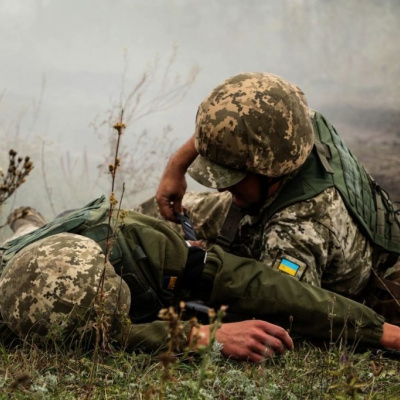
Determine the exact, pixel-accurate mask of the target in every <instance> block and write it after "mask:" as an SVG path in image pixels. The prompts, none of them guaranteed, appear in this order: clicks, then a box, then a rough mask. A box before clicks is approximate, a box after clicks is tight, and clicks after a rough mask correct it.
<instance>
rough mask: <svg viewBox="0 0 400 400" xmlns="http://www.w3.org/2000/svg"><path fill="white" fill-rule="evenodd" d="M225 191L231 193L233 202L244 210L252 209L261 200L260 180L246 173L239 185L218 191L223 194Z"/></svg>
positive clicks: (257, 176) (256, 176) (255, 175)
mask: <svg viewBox="0 0 400 400" xmlns="http://www.w3.org/2000/svg"><path fill="white" fill-rule="evenodd" d="M225 190H227V191H228V192H231V193H232V197H233V202H234V203H235V204H236V205H237V206H238V207H240V208H242V209H245V210H246V209H252V208H254V207H255V206H257V205H259V204H260V203H261V201H262V200H263V198H262V197H263V196H262V194H263V192H262V186H261V179H260V176H259V175H257V174H252V173H248V174H247V175H246V176H245V178H243V179H242V180H241V181H240V182H239V183H236V185H233V186H230V187H228V188H226V189H221V190H219V191H220V192H224V191H225Z"/></svg>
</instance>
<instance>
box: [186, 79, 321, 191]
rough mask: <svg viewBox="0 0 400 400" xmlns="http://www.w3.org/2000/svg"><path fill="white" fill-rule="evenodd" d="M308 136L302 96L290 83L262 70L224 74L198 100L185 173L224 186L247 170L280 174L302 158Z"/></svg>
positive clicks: (307, 151) (311, 140)
mask: <svg viewBox="0 0 400 400" xmlns="http://www.w3.org/2000/svg"><path fill="white" fill-rule="evenodd" d="M313 143H314V134H313V128H312V123H311V119H310V116H309V110H308V106H307V101H306V98H305V96H304V94H303V92H302V91H301V90H300V89H299V88H298V87H297V86H296V85H294V84H292V83H290V82H288V81H286V80H284V79H282V78H280V77H279V76H276V75H273V74H268V73H243V74H239V75H236V76H233V77H231V78H228V79H227V80H225V81H224V82H222V83H221V84H220V85H219V86H217V87H216V88H215V89H214V90H213V91H212V92H211V93H210V94H209V95H208V96H207V97H206V98H205V100H204V101H203V102H202V103H201V104H200V106H199V109H198V112H197V117H196V131H195V145H196V149H197V151H198V153H199V156H198V157H197V158H196V159H195V161H194V162H193V163H192V165H191V166H190V167H189V169H188V173H189V175H190V176H191V177H192V178H193V179H195V180H196V181H198V182H199V183H201V184H202V185H204V186H207V187H211V188H217V189H224V188H227V187H229V186H232V185H234V184H236V183H238V182H239V181H241V180H242V179H243V178H244V177H245V176H246V173H247V172H253V173H256V174H260V175H264V176H268V177H272V178H274V177H280V176H283V175H286V174H288V173H290V172H292V171H294V170H296V169H298V168H299V167H300V166H301V165H302V164H303V163H304V162H305V160H306V159H307V157H308V155H309V154H310V152H311V149H312V147H313Z"/></svg>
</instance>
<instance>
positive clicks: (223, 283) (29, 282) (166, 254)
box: [0, 199, 400, 362]
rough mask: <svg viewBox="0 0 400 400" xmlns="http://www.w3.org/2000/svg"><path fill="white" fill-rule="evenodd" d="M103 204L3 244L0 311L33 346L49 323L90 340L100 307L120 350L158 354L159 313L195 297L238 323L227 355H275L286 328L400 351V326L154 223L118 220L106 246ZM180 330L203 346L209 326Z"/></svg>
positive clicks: (163, 328) (226, 334)
mask: <svg viewBox="0 0 400 400" xmlns="http://www.w3.org/2000/svg"><path fill="white" fill-rule="evenodd" d="M103 200H104V199H99V200H96V201H95V202H92V203H90V204H89V205H87V206H86V207H84V208H82V209H79V210H76V211H74V212H72V213H70V214H68V215H66V216H62V217H59V218H56V219H55V220H54V221H52V222H50V223H49V224H47V225H44V226H42V227H41V228H39V229H37V230H36V231H34V232H32V233H30V234H28V235H25V236H22V237H20V238H19V239H16V240H14V241H13V242H9V243H8V244H7V245H6V246H4V250H5V252H4V257H3V264H2V273H1V277H0V312H1V316H2V318H3V320H4V323H5V324H6V325H7V326H8V327H9V328H10V329H11V330H12V331H13V332H14V333H15V334H16V335H19V336H22V337H25V336H27V335H28V336H30V337H32V338H34V339H37V340H38V339H40V338H42V337H44V336H46V335H48V333H49V330H50V331H51V330H52V327H54V326H55V327H56V328H57V330H58V331H62V332H63V334H64V337H70V336H71V335H73V334H79V335H82V334H84V333H86V335H87V334H90V333H91V332H92V331H93V329H96V325H95V324H94V322H96V324H97V327H98V324H99V323H98V321H97V320H96V316H98V315H99V314H98V313H99V306H98V304H99V303H100V304H104V306H103V307H104V311H105V312H106V313H107V316H108V318H107V325H108V326H109V327H110V330H109V332H110V335H111V337H112V338H113V339H114V340H115V341H116V342H117V343H118V344H120V345H121V346H125V347H126V348H128V349H129V350H133V349H142V350H150V351H157V350H160V349H163V348H165V346H166V343H167V340H168V335H169V330H168V324H167V323H166V322H163V321H159V320H157V313H158V312H159V310H160V309H161V308H162V307H167V306H170V305H175V304H176V303H177V302H180V301H181V300H185V301H186V300H190V299H201V300H203V301H204V302H205V303H206V304H207V305H209V306H211V307H215V308H218V307H220V306H221V305H224V304H226V305H228V307H229V311H230V312H232V313H234V314H235V315H237V316H238V318H239V317H241V318H242V320H241V321H239V322H232V323H224V324H223V325H222V327H221V328H220V329H218V331H217V333H216V339H217V340H218V342H220V343H221V344H222V350H221V351H222V353H223V354H224V355H225V356H226V357H231V358H235V359H239V360H250V361H255V362H258V361H262V360H264V359H265V357H270V356H272V355H274V354H276V353H277V354H281V353H283V352H284V351H285V350H286V349H291V348H292V347H293V342H292V339H291V338H290V336H289V334H288V331H287V330H286V329H288V328H291V329H292V330H293V331H295V332H297V333H298V334H300V335H302V336H304V337H307V338H311V339H313V338H318V339H326V340H331V338H332V337H333V338H334V339H338V338H340V337H341V335H342V333H343V331H344V330H345V331H346V338H347V340H348V341H351V342H360V343H363V344H364V345H367V346H383V347H388V348H393V349H400V328H399V327H397V326H394V325H390V324H388V323H385V322H384V318H383V317H382V316H380V315H378V314H376V313H375V312H374V311H372V310H371V309H369V308H367V307H365V306H363V305H361V304H359V303H357V302H354V301H352V300H350V299H347V298H345V297H342V296H340V295H336V294H334V293H332V292H329V291H326V290H323V289H321V288H317V287H313V286H311V285H308V284H306V283H302V282H299V281H298V280H296V279H292V278H291V277H290V276H287V275H285V274H281V273H279V272H278V271H274V270H272V269H269V268H265V266H264V264H263V263H261V262H258V261H256V260H252V259H246V258H241V257H237V256H234V255H232V254H229V253H226V252H224V251H223V250H222V249H221V248H220V247H219V246H213V247H211V248H210V249H209V250H208V251H207V252H206V251H204V250H203V249H200V248H197V247H193V246H190V245H189V244H188V243H187V242H186V241H185V240H184V239H182V238H181V237H180V236H179V235H178V234H177V233H176V232H175V230H173V229H171V228H169V227H168V226H167V224H166V223H164V222H162V221H160V220H157V219H154V218H152V217H148V216H145V215H143V214H140V213H136V212H133V211H126V212H124V213H123V216H122V218H121V217H120V216H118V217H116V216H115V217H114V221H113V224H112V226H115V224H117V225H118V228H116V229H117V232H116V233H114V234H112V238H113V240H112V243H111V244H110V243H109V241H108V239H106V240H105V237H104V233H106V235H107V236H108V235H109V233H110V232H111V233H112V231H113V229H112V228H111V227H110V226H109V225H108V224H107V222H106V221H107V220H108V217H107V214H108V213H107V210H108V206H107V205H105V204H104V201H103ZM109 229H111V231H109ZM63 230H64V232H62V231H63ZM68 230H70V231H73V232H75V233H70V232H65V231H68ZM60 232H61V233H60ZM107 243H108V245H109V246H111V248H110V251H108V250H107V246H108V245H107ZM104 252H106V253H107V254H109V256H108V257H107V260H106V259H105V257H104ZM102 277H104V280H102ZM100 288H103V289H100ZM99 291H100V293H102V297H101V301H100V302H99V301H97V302H96V301H95V299H99V297H98V295H99ZM252 318H254V319H252ZM266 320H269V321H273V322H274V323H277V324H279V325H280V326H277V325H274V324H272V323H270V322H266ZM284 328H286V329H284ZM183 332H184V335H182V336H181V337H180V345H181V347H184V346H186V345H189V346H193V348H194V347H195V346H198V345H201V344H207V343H208V341H209V334H210V327H209V326H208V325H204V326H201V327H194V328H193V327H192V326H191V324H190V323H186V324H185V325H184V328H183Z"/></svg>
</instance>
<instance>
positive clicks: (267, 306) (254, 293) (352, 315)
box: [203, 246, 384, 346]
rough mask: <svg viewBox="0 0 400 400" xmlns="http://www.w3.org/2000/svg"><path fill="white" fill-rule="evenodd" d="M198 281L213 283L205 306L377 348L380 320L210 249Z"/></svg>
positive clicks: (306, 333) (367, 310)
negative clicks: (221, 308)
mask: <svg viewBox="0 0 400 400" xmlns="http://www.w3.org/2000/svg"><path fill="white" fill-rule="evenodd" d="M203 278H204V279H206V280H208V281H209V282H210V285H211V284H212V282H213V287H212V292H211V297H210V300H209V303H210V306H212V307H219V306H220V305H222V304H224V305H228V312H231V313H234V314H240V315H244V316H246V318H248V319H250V318H259V319H264V320H266V321H269V322H274V323H277V324H278V325H281V326H282V327H284V328H287V329H289V328H290V329H291V330H292V331H293V332H295V333H297V334H300V335H301V336H304V337H308V338H315V339H326V340H330V339H333V340H336V339H338V338H340V337H342V338H347V340H348V341H349V342H351V343H353V342H354V341H359V340H360V341H361V342H362V343H363V344H365V345H373V346H378V345H379V342H380V339H381V336H382V332H383V327H382V325H383V322H384V318H383V317H382V316H380V315H378V314H376V313H375V312H374V311H372V310H371V309H370V308H368V307H365V306H363V305H362V304H360V303H357V302H355V301H352V300H350V299H347V298H345V297H343V296H340V295H338V294H335V293H333V292H329V291H327V290H324V289H321V288H318V287H314V286H311V285H308V284H306V283H303V282H300V281H298V280H297V279H295V278H293V277H291V276H289V275H285V274H282V273H280V272H278V271H276V270H273V269H271V268H268V267H266V266H265V264H263V263H261V262H258V261H255V260H250V259H247V258H241V257H237V256H234V255H231V254H228V253H225V252H224V251H222V249H221V248H220V247H218V246H214V247H212V248H211V249H210V250H209V251H208V254H207V261H206V265H205V269H204V271H203Z"/></svg>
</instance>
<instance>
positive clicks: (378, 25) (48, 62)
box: [0, 0, 400, 213]
mask: <svg viewBox="0 0 400 400" xmlns="http://www.w3.org/2000/svg"><path fill="white" fill-rule="evenodd" d="M399 20H400V3H399V2H398V1H397V0H380V1H378V0H351V1H349V0H336V1H330V0H281V1H274V0H248V1H242V0H219V1H213V2H212V1H207V2H199V1H194V0H120V1H118V2H114V1H111V0H86V1H78V0H69V1H60V0H59V1H50V0H36V1H30V2H27V1H25V0H3V1H2V2H1V3H0V52H1V54H2V66H1V72H2V73H1V74H0V94H1V93H2V96H1V97H0V110H1V112H2V118H1V122H0V135H1V137H2V138H3V139H4V140H2V143H3V146H5V145H7V146H8V145H10V146H17V145H18V146H20V148H22V149H21V151H25V149H26V150H27V151H29V150H31V149H36V150H35V151H34V155H35V156H36V157H38V159H37V160H36V165H37V169H36V174H37V176H36V177H35V179H36V180H37V181H36V180H35V182H41V183H40V184H39V183H35V185H36V186H40V185H43V176H42V175H43V171H40V168H39V166H40V164H41V160H40V157H41V151H42V149H43V146H42V143H44V144H45V149H47V156H46V160H45V161H46V165H47V166H48V167H49V168H50V169H51V170H52V174H53V175H56V176H57V178H56V179H55V180H52V181H50V182H48V185H49V186H50V189H51V190H52V193H53V195H55V194H56V193H58V192H60V189H59V187H58V185H60V184H61V183H63V179H62V172H61V171H58V170H59V169H60V168H61V167H60V162H59V160H60V158H61V157H62V156H64V158H65V153H66V152H68V154H69V156H70V157H71V159H75V158H76V159H79V157H82V158H83V157H84V156H83V154H85V157H86V160H88V163H89V165H90V166H91V168H93V170H94V172H93V171H92V172H91V173H90V174H89V175H90V176H92V177H94V176H96V177H97V175H98V171H97V170H96V166H97V165H98V163H99V162H100V161H101V160H102V159H103V157H104V156H105V155H106V154H108V153H109V151H108V149H105V148H104V146H105V142H104V141H101V140H99V137H98V136H96V135H95V134H94V132H93V129H92V127H91V124H92V123H93V121H99V120H102V119H104V118H103V116H104V115H105V114H106V113H107V111H108V110H109V109H110V108H112V106H113V105H115V104H116V103H117V102H118V101H119V99H120V97H121V93H122V92H123V91H124V90H125V91H127V90H129V89H130V88H132V87H134V86H135V84H136V83H137V81H138V79H140V77H141V76H142V74H143V72H146V71H158V73H155V74H153V81H152V85H151V86H150V87H149V88H148V91H147V92H146V93H147V95H148V96H149V98H151V97H152V96H153V95H154V93H156V92H157V90H158V89H157V88H158V87H159V86H160V85H161V84H162V82H163V72H162V71H165V68H168V60H169V58H170V55H171V52H172V48H173V46H174V44H175V45H176V46H177V47H178V53H177V57H176V59H175V61H174V63H173V65H171V69H170V70H171V71H172V74H171V75H170V79H171V80H172V79H175V78H176V77H180V78H181V79H182V78H183V79H184V77H185V76H186V75H187V74H188V73H189V71H190V70H191V68H192V67H193V66H197V67H198V68H199V69H200V73H199V75H198V76H197V78H196V81H195V83H194V86H193V87H192V88H191V90H190V92H189V93H188V95H187V96H186V97H185V99H184V100H183V101H181V102H180V103H179V104H177V105H176V106H175V107H173V108H170V109H168V110H166V111H160V112H158V113H155V114H152V116H151V118H148V119H145V118H143V119H142V120H141V121H139V122H133V123H134V125H133V126H131V128H132V131H133V133H132V134H129V135H126V136H125V137H124V138H123V145H124V146H126V148H128V149H134V148H135V142H136V141H137V138H138V135H140V133H141V132H143V130H144V129H146V130H147V132H148V135H154V137H160V136H161V135H162V134H163V132H164V131H165V127H166V126H168V125H169V126H171V127H172V129H171V131H170V132H169V135H170V138H171V142H174V143H175V142H176V143H177V145H178V144H179V143H181V142H183V141H184V140H185V139H186V138H187V137H188V136H189V135H190V134H191V133H192V132H193V128H194V119H195V114H196V108H197V105H198V104H199V103H200V102H201V101H202V99H203V98H204V97H205V96H206V95H207V94H208V93H209V91H211V89H212V88H213V87H214V86H216V85H217V84H218V83H220V82H221V81H222V80H224V79H225V78H227V77H228V76H231V75H235V74H237V73H239V72H243V71H267V72H272V73H275V74H277V75H280V76H283V77H285V78H287V79H289V80H291V81H292V82H294V83H296V84H297V85H298V86H300V87H301V88H302V89H303V90H304V92H305V93H306V96H307V98H308V101H309V104H310V106H311V107H313V108H315V109H318V110H319V111H321V112H322V113H324V114H325V115H326V116H327V117H328V118H329V119H330V120H331V122H332V123H333V124H334V125H335V126H336V128H338V130H339V132H340V133H341V134H342V136H343V137H344V138H345V140H346V141H348V142H353V143H359V142H360V141H361V142H362V141H368V142H370V141H377V140H383V139H382V138H387V136H388V135H389V136H390V135H392V136H393V137H395V136H396V135H399V131H398V126H399V122H400V121H399V106H400V90H399V89H400V87H399V86H400V63H399V62H398V55H399V54H400V40H399V37H400V24H399V22H398V21H399ZM123 76H124V77H125V79H124V80H123V79H122V77H123ZM122 82H124V83H123V84H122ZM32 143H36V144H35V145H32ZM24 146H25V148H24ZM35 146H36V147H35ZM6 150H7V149H4V152H5V153H6ZM74 157H75V158H74ZM0 159H1V158H0ZM34 161H35V160H34ZM159 167H160V173H161V170H162V167H163V165H160V166H159ZM77 170H79V169H78V168H77V169H76V171H77ZM57 171H58V172H57ZM49 174H50V172H49ZM79 175H81V174H80V173H79V174H78V176H75V178H76V179H80V176H79ZM48 178H49V179H50V176H49V177H48ZM101 179H103V180H104V179H107V176H106V174H105V173H104V174H103V176H102V178H101ZM64 183H65V182H64ZM26 187H28V183H27V184H26ZM26 190H28V189H26ZM21 192H22V190H21ZM90 195H93V193H90ZM88 196H89V194H88ZM38 197H39V196H38ZM78 197H79V199H78ZM82 197H84V196H76V195H72V196H71V198H69V199H66V198H65V196H64V198H63V199H62V200H63V202H62V204H63V205H64V202H68V203H73V204H69V207H72V206H75V205H76V203H78V205H79V204H81V203H82V201H83V200H84V201H86V200H87V201H89V200H91V199H90V198H88V199H86V198H85V199H83V198H82ZM25 198H26V196H25V195H21V197H17V198H16V199H15V204H19V203H23V202H24V201H25ZM33 200H35V201H42V200H40V199H38V198H35V199H33ZM138 200H139V198H138ZM55 201H58V202H61V199H58V200H55ZM75 202H76V203H75ZM60 204H61V203H60ZM46 208H48V205H46V204H43V208H42V209H41V211H42V212H43V213H45V209H46Z"/></svg>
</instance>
